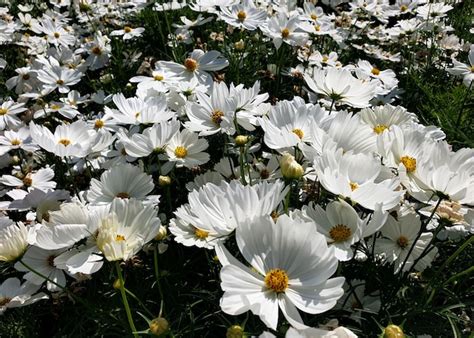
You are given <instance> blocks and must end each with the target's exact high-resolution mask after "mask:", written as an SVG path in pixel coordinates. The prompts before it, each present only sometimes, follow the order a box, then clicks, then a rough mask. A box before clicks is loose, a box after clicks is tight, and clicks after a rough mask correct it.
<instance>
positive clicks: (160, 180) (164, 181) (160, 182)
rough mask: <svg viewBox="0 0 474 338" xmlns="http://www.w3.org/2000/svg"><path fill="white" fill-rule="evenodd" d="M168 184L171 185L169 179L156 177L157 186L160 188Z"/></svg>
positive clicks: (167, 177)
mask: <svg viewBox="0 0 474 338" xmlns="http://www.w3.org/2000/svg"><path fill="white" fill-rule="evenodd" d="M170 184H171V177H169V176H163V175H160V177H158V185H159V186H160V187H166V186H168V185H170Z"/></svg>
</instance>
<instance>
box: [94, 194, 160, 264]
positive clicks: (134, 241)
mask: <svg viewBox="0 0 474 338" xmlns="http://www.w3.org/2000/svg"><path fill="white" fill-rule="evenodd" d="M156 213H157V211H156V209H155V208H154V207H153V206H151V205H144V204H143V203H142V202H141V201H137V200H135V199H127V200H124V199H120V198H116V199H114V201H113V202H112V204H111V206H110V209H109V212H108V214H107V215H106V217H102V218H101V219H100V223H99V224H98V228H97V231H98V235H97V237H96V244H97V248H98V249H99V250H100V251H101V252H102V253H103V254H104V256H105V258H106V259H107V260H108V261H117V260H128V259H130V258H131V257H132V256H133V255H135V254H137V253H138V251H140V250H141V249H142V247H143V246H144V245H145V244H146V243H148V242H149V241H151V240H152V239H153V238H154V237H155V236H156V235H157V234H158V231H159V230H160V225H161V222H160V219H159V218H158V217H157V216H156Z"/></svg>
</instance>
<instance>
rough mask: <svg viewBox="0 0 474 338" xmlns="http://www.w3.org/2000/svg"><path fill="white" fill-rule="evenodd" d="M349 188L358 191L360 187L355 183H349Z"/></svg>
mask: <svg viewBox="0 0 474 338" xmlns="http://www.w3.org/2000/svg"><path fill="white" fill-rule="evenodd" d="M349 186H350V187H351V190H352V191H354V190H356V189H357V188H358V187H359V185H358V184H357V183H355V182H349Z"/></svg>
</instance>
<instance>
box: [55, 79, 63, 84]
mask: <svg viewBox="0 0 474 338" xmlns="http://www.w3.org/2000/svg"><path fill="white" fill-rule="evenodd" d="M56 84H58V85H63V84H64V81H63V80H61V79H59V80H56Z"/></svg>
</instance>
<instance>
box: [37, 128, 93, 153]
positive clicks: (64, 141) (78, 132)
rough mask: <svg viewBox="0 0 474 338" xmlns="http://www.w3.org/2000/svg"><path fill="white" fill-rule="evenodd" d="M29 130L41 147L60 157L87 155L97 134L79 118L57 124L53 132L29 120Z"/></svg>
mask: <svg viewBox="0 0 474 338" xmlns="http://www.w3.org/2000/svg"><path fill="white" fill-rule="evenodd" d="M30 132H31V137H32V138H33V141H35V142H36V143H37V144H38V145H39V146H40V147H41V148H43V149H45V150H46V151H49V152H50V153H53V154H55V155H57V156H60V157H67V156H73V157H85V156H87V155H88V154H89V152H90V151H91V149H92V146H93V145H94V142H95V140H96V138H97V137H98V136H99V134H97V133H96V132H95V131H94V130H92V129H91V128H89V126H88V125H87V123H86V122H84V121H80V120H79V121H76V122H73V123H71V124H61V125H59V126H58V127H56V130H55V131H54V134H53V133H52V132H51V131H50V130H49V129H48V128H46V127H44V126H40V125H37V124H35V123H34V122H31V123H30Z"/></svg>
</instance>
